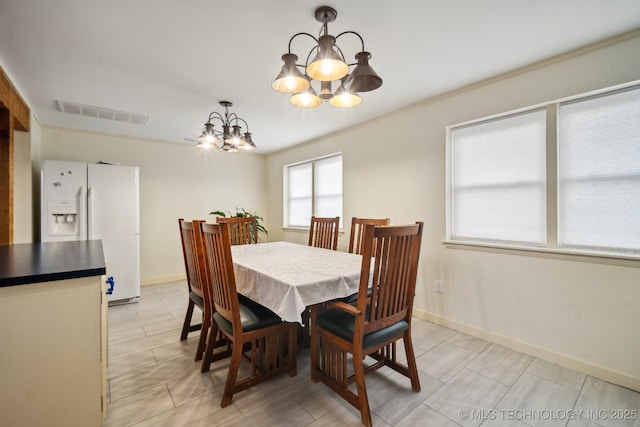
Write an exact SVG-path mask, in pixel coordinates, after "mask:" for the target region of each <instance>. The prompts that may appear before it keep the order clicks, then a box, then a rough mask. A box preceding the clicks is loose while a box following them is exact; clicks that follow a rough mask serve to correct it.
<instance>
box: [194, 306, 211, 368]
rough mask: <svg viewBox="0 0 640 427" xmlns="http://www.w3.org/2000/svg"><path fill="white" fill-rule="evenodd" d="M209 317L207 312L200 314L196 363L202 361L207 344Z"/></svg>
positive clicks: (209, 326) (209, 327)
mask: <svg viewBox="0 0 640 427" xmlns="http://www.w3.org/2000/svg"><path fill="white" fill-rule="evenodd" d="M211 320H212V319H211V315H210V314H209V311H208V310H205V311H204V312H203V313H202V327H201V328H200V339H199V340H198V348H197V349H196V359H195V360H196V362H197V361H198V360H202V355H203V354H204V348H205V345H206V344H207V335H208V334H209V330H210V329H211Z"/></svg>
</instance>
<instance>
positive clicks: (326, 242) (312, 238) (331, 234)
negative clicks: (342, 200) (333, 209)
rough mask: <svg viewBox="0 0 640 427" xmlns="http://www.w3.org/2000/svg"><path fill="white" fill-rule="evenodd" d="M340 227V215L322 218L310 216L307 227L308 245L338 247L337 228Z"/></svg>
mask: <svg viewBox="0 0 640 427" xmlns="http://www.w3.org/2000/svg"><path fill="white" fill-rule="evenodd" d="M339 228H340V217H339V216H336V217H331V218H322V217H316V216H312V217H311V226H310V228H309V246H315V247H317V248H324V249H333V250H334V251H335V250H336V249H338V229H339Z"/></svg>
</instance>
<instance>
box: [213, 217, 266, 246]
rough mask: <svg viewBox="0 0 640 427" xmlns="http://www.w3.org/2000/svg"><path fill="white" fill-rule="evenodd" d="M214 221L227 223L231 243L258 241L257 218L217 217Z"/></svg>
mask: <svg viewBox="0 0 640 427" xmlns="http://www.w3.org/2000/svg"><path fill="white" fill-rule="evenodd" d="M216 223H218V224H222V223H227V224H229V238H230V240H231V244H232V245H248V244H251V243H258V220H257V219H256V218H255V217H253V216H247V217H239V218H235V217H234V218H224V217H221V216H219V217H217V218H216Z"/></svg>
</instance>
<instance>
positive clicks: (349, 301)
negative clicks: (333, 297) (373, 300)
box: [342, 288, 373, 305]
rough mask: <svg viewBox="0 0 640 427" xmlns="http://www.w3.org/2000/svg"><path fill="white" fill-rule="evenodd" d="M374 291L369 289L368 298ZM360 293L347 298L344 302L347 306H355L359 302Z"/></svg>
mask: <svg viewBox="0 0 640 427" xmlns="http://www.w3.org/2000/svg"><path fill="white" fill-rule="evenodd" d="M372 292H373V291H372V290H371V288H369V290H368V291H367V296H369V297H370V296H371V293H372ZM359 294H360V293H359V292H356V293H355V294H351V295H349V296H348V297H345V298H344V299H343V300H342V301H344V302H346V303H347V304H352V305H355V304H356V303H357V302H358V295H359Z"/></svg>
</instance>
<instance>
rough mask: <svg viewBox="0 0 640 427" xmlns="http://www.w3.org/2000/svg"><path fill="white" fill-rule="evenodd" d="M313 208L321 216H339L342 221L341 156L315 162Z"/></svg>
mask: <svg viewBox="0 0 640 427" xmlns="http://www.w3.org/2000/svg"><path fill="white" fill-rule="evenodd" d="M314 183H315V209H314V214H315V215H316V216H321V217H335V216H340V220H341V221H342V156H333V157H327V158H325V159H320V160H316V162H315V180H314Z"/></svg>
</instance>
